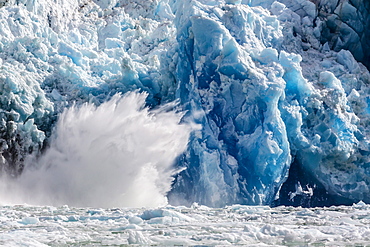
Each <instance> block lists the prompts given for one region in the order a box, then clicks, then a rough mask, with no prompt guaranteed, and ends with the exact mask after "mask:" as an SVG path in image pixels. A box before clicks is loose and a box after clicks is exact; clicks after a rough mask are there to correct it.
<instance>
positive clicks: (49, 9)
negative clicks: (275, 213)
mask: <svg viewBox="0 0 370 247" xmlns="http://www.w3.org/2000/svg"><path fill="white" fill-rule="evenodd" d="M3 5H4V6H3V7H2V8H0V58H1V60H0V65H1V68H0V86H1V94H0V105H1V115H0V117H1V126H0V138H1V150H0V151H1V158H2V159H1V164H2V170H3V171H4V173H8V174H11V175H12V176H15V177H16V176H22V175H21V171H22V170H23V169H25V168H24V165H25V164H27V162H25V160H27V159H28V157H30V156H33V155H36V156H40V155H42V152H43V151H44V150H45V149H47V148H48V143H49V141H50V136H51V135H52V133H53V128H54V126H55V125H56V122H57V121H58V117H59V116H60V114H61V113H62V112H63V110H64V109H66V108H69V107H71V106H72V105H73V104H77V105H79V104H82V103H85V102H90V103H94V104H96V105H100V104H101V103H103V102H105V101H107V100H109V99H110V98H111V97H112V96H113V95H115V94H116V93H126V92H129V91H135V90H141V91H145V92H147V93H148V97H147V101H146V103H147V105H148V106H149V107H152V108H156V107H158V106H159V105H164V104H165V103H168V102H171V101H178V102H179V104H178V109H177V110H179V111H184V112H185V115H184V116H183V119H182V122H183V123H196V124H198V125H199V126H201V128H197V129H196V130H194V131H193V132H192V133H191V136H190V139H189V143H188V147H187V150H186V151H185V152H184V153H183V154H182V155H180V156H179V157H178V158H177V161H176V164H174V166H175V167H178V168H179V169H180V170H181V172H180V173H178V174H176V175H174V176H175V180H174V182H173V186H172V189H171V191H170V192H169V194H168V199H169V202H170V203H171V204H190V203H192V202H198V203H201V204H206V205H210V206H223V205H226V204H235V203H241V204H267V205H279V204H295V205H299V204H301V205H304V206H309V205H327V204H340V203H352V202H357V201H359V200H363V201H365V202H367V203H370V190H369V185H370V177H369V175H370V161H369V154H370V153H369V152H370V150H369V140H368V137H369V136H370V133H369V128H368V127H369V124H370V121H369V120H370V118H369V116H370V115H369V114H370V109H369V103H370V96H369V95H370V87H369V82H370V74H369V72H368V70H367V69H366V67H365V66H364V65H362V63H360V62H358V61H356V59H357V60H359V61H362V62H363V63H364V64H367V61H368V60H366V59H368V58H366V56H367V55H366V54H365V57H361V58H359V57H358V54H357V53H356V51H358V50H357V49H355V50H354V49H352V50H351V49H350V51H348V50H347V48H348V47H347V46H348V45H350V44H352V43H356V44H359V43H358V42H359V41H358V40H357V39H356V37H357V36H356V37H355V33H356V35H359V34H360V35H362V36H361V37H367V35H368V32H366V29H365V28H363V29H361V30H362V31H361V30H360V29H358V30H357V29H356V32H355V33H353V35H351V33H348V32H345V30H344V31H343V32H342V31H340V32H338V33H337V36H335V37H336V38H337V39H338V40H346V41H348V42H347V43H345V45H344V44H342V45H340V44H339V43H338V42H336V43H335V44H334V43H332V42H331V41H330V40H334V38H333V37H334V35H335V34H333V33H330V32H329V33H328V32H327V28H328V25H334V24H333V23H336V22H335V21H332V20H331V19H330V18H332V17H330V16H331V15H325V14H323V13H324V12H323V11H324V10H323V9H324V8H326V9H325V11H327V12H328V11H329V9H331V10H330V11H331V12H330V11H329V12H330V13H332V11H334V10H336V9H338V6H339V5H340V6H341V10H342V12H341V13H342V17H341V18H342V19H341V20H345V22H346V23H364V19H363V18H362V17H361V18H362V19H360V20H357V19H358V18H360V17H359V16H362V15H358V16H357V17H356V16H352V15H350V14H346V13H353V8H355V9H359V13H368V12H366V11H367V6H366V4H365V5H361V4H357V2H356V4H355V5H352V3H351V2H350V1H347V0H341V1H328V0H325V1H309V0H296V1H293V0H279V1H271V0H269V1H259V0H242V1H232V0H228V1H212V0H181V1H176V0H156V1H141V0H95V1H88V0H79V1H77V0H76V1H72V0H68V1H59V0H53V1H52V0H36V1H30V0H20V1H7V2H4V4H3ZM334 12H335V11H334ZM325 13H326V12H325ZM335 13H336V12H335ZM351 18H352V19H351ZM356 18H357V19H356ZM351 20H353V22H351ZM356 21H357V22H356ZM329 38H330V40H329ZM356 40H357V41H356ZM351 42H352V43H351ZM360 43H361V42H360ZM346 45H347V46H346ZM366 45H367V43H366V42H365V41H364V42H362V43H361V45H359V46H361V47H366ZM351 52H352V53H351ZM355 58H356V59H355ZM107 124H109V123H107ZM26 168H27V167H26Z"/></svg>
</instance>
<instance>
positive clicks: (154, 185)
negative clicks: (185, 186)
mask: <svg viewBox="0 0 370 247" xmlns="http://www.w3.org/2000/svg"><path fill="white" fill-rule="evenodd" d="M146 97H147V94H146V93H138V92H132V93H128V94H126V95H124V96H120V95H115V96H113V98H112V99H111V100H110V101H107V102H105V103H103V104H102V105H100V106H98V107H97V106H95V105H93V104H84V105H82V106H80V107H78V106H73V107H71V108H69V109H68V110H66V111H64V113H63V114H62V115H61V116H60V118H59V121H58V124H57V127H56V130H55V133H54V137H53V138H52V141H51V145H50V148H49V149H48V150H47V151H46V152H45V154H44V155H43V156H42V157H41V158H39V159H37V160H36V159H33V160H29V161H27V162H26V165H25V167H26V168H25V170H24V172H23V174H22V175H21V176H20V177H19V178H18V179H16V180H15V181H14V180H12V181H8V180H9V179H2V183H3V184H2V191H1V192H2V193H1V195H0V196H1V201H2V202H4V201H6V202H8V203H30V204H37V205H45V204H46V205H63V204H68V205H74V206H95V207H117V206H129V207H136V206H159V205H165V204H166V203H167V199H166V193H167V192H168V191H169V190H170V188H171V182H172V180H173V178H172V176H173V175H174V174H175V173H176V172H177V171H176V170H175V168H173V167H172V165H173V163H174V161H175V159H176V158H177V157H178V156H179V155H180V154H181V153H182V152H184V151H185V149H186V146H187V143H188V139H189V135H190V132H191V127H190V125H187V124H179V121H180V119H181V117H182V114H181V113H178V112H176V111H175V110H173V109H174V107H175V106H176V104H175V103H170V104H167V105H165V106H162V107H160V108H158V109H155V110H149V109H148V108H146V107H145V99H146Z"/></svg>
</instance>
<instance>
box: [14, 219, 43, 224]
mask: <svg viewBox="0 0 370 247" xmlns="http://www.w3.org/2000/svg"><path fill="white" fill-rule="evenodd" d="M39 222H40V221H39V219H38V218H36V217H24V218H23V219H22V220H21V221H20V222H19V223H21V224H23V225H33V224H37V223H39Z"/></svg>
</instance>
